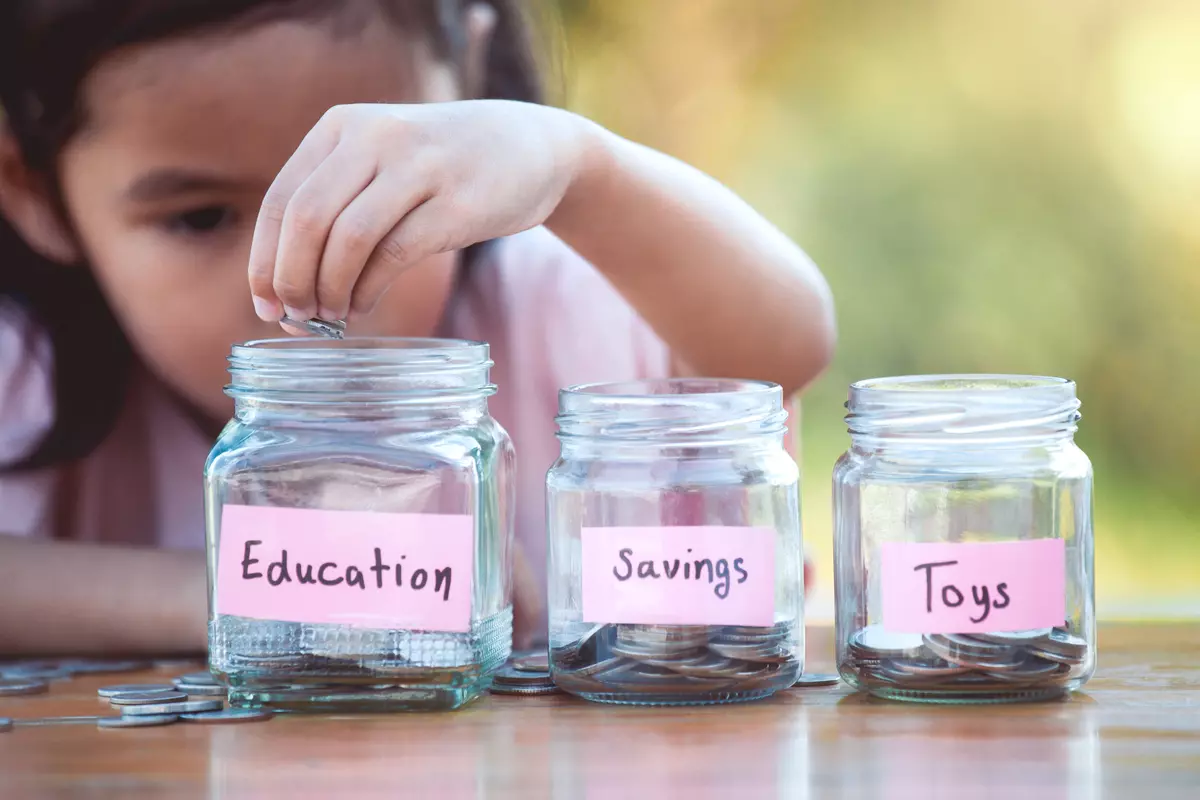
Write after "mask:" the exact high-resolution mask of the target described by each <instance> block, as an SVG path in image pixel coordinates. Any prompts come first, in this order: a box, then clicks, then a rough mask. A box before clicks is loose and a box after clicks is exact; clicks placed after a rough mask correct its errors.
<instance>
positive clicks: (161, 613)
mask: <svg viewBox="0 0 1200 800" xmlns="http://www.w3.org/2000/svg"><path fill="white" fill-rule="evenodd" d="M205 581H206V578H205V566H204V555H203V554H202V553H173V552H166V551H162V550H150V549H140V548H133V547H119V546H115V545H108V544H106V545H94V544H77V543H71V542H46V541H35V540H26V539H22V538H18V537H14V536H4V535H0V654H3V655H31V654H55V655H71V654H92V655H94V654H97V653H113V654H127V655H132V654H153V655H165V654H170V653H201V652H204V650H205V649H206V648H207V634H206V626H207V612H206V609H207V607H208V600H207V588H206V583H205Z"/></svg>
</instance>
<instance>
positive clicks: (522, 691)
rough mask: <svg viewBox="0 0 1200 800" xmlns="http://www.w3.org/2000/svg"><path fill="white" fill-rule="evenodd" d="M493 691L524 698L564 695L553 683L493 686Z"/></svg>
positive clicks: (493, 692)
mask: <svg viewBox="0 0 1200 800" xmlns="http://www.w3.org/2000/svg"><path fill="white" fill-rule="evenodd" d="M491 691H492V694H506V695H519V696H523V697H533V696H536V695H544V694H561V693H562V689H559V688H558V687H557V686H555V685H554V684H552V683H551V684H540V685H537V686H496V685H494V684H493V685H492V689H491Z"/></svg>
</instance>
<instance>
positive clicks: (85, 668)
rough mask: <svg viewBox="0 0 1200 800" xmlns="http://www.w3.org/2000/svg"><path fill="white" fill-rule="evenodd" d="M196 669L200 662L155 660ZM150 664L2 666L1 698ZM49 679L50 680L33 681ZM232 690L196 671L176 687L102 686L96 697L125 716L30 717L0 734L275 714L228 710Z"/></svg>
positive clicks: (234, 720)
mask: <svg viewBox="0 0 1200 800" xmlns="http://www.w3.org/2000/svg"><path fill="white" fill-rule="evenodd" d="M155 663H158V664H173V665H175V666H192V665H194V664H196V661H195V660H187V661H169V662H155ZM150 668H151V664H150V662H145V661H102V660H99V659H96V660H93V659H63V660H38V661H34V660H26V661H15V662H7V663H0V697H17V696H24V695H36V694H44V693H45V692H47V691H48V690H49V689H50V684H49V683H48V681H50V680H59V679H64V680H67V679H70V678H71V677H73V676H75V675H100V674H106V673H112V672H132V671H141V670H146V669H150ZM32 676H46V677H32ZM226 692H227V690H226V688H225V687H224V686H222V685H221V684H220V683H219V682H218V681H217V679H216V678H214V677H213V676H212V674H211V673H208V672H192V673H188V674H186V675H180V676H179V677H177V678H174V679H173V680H172V682H171V683H169V684H167V683H121V684H111V685H107V686H101V687H100V688H99V689H98V690H97V692H96V693H97V695H98V696H99V697H100V698H101V699H103V700H107V701H108V702H109V704H110V705H111V706H112V708H113V709H114V710H116V711H119V712H121V713H120V716H97V715H89V716H61V717H35V718H27V719H9V718H7V717H4V718H0V733H5V732H8V731H11V730H13V729H15V728H21V727H30V728H38V727H45V726H49V725H88V724H91V725H96V726H98V727H101V728H117V729H119V728H146V727H151V726H160V725H171V724H174V723H177V722H181V721H184V722H192V723H200V724H207V725H218V724H220V725H229V724H238V723H245V722H261V721H264V720H269V719H271V718H272V717H273V716H274V713H273V712H272V711H270V710H260V709H240V708H225V701H224V697H225V694H226Z"/></svg>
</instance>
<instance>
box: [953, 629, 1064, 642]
mask: <svg viewBox="0 0 1200 800" xmlns="http://www.w3.org/2000/svg"><path fill="white" fill-rule="evenodd" d="M1051 630H1052V629H1051V628H1037V629H1034V630H1028V631H995V632H992V633H973V634H971V638H972V639H982V640H983V641H985V642H994V643H996V644H1007V645H1022V644H1029V643H1030V642H1032V641H1034V640H1035V639H1041V638H1043V637H1045V636H1049V635H1050V631H1051Z"/></svg>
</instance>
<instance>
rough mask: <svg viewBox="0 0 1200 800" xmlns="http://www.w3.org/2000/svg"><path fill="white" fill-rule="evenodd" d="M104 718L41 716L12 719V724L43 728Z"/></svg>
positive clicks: (91, 721)
mask: <svg viewBox="0 0 1200 800" xmlns="http://www.w3.org/2000/svg"><path fill="white" fill-rule="evenodd" d="M100 719H105V717H97V716H86V717H41V718H37V719H14V720H13V724H14V725H16V726H17V727H18V728H25V727H28V728H44V727H46V726H47V725H83V724H90V723H93V722H96V721H97V720H100Z"/></svg>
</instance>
